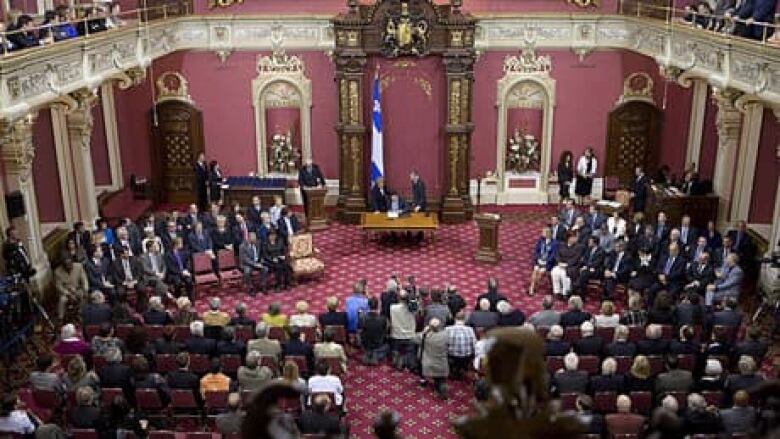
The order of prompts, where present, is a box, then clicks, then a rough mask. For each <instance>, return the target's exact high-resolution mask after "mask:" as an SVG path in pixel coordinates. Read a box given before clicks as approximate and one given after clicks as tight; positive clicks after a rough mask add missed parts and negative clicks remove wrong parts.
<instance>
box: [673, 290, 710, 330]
mask: <svg viewBox="0 0 780 439" xmlns="http://www.w3.org/2000/svg"><path fill="white" fill-rule="evenodd" d="M674 322H675V324H676V325H677V326H683V325H687V326H701V324H702V323H703V322H704V307H703V306H701V296H699V295H698V294H696V293H686V294H683V295H682V297H681V298H680V303H679V304H677V306H675V307H674Z"/></svg>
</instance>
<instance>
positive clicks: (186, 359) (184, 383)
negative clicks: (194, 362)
mask: <svg viewBox="0 0 780 439" xmlns="http://www.w3.org/2000/svg"><path fill="white" fill-rule="evenodd" d="M167 379H168V387H169V388H171V389H176V390H191V391H192V394H193V396H194V397H195V400H196V401H200V400H201V395H200V378H198V375H196V374H195V373H193V372H192V371H190V354H189V353H187V352H179V353H178V354H176V370H172V371H170V372H168V376H167Z"/></svg>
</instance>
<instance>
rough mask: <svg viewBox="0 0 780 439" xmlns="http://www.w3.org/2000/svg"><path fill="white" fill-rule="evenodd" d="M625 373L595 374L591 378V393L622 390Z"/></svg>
mask: <svg viewBox="0 0 780 439" xmlns="http://www.w3.org/2000/svg"><path fill="white" fill-rule="evenodd" d="M624 381H625V379H624V377H623V375H620V374H614V375H594V376H592V377H591V378H590V384H589V386H588V391H589V392H590V394H591V395H592V394H594V393H596V392H621V391H623V382H624Z"/></svg>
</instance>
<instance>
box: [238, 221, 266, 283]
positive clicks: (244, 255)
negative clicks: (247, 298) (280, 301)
mask: <svg viewBox="0 0 780 439" xmlns="http://www.w3.org/2000/svg"><path fill="white" fill-rule="evenodd" d="M238 259H239V260H240V261H241V271H242V272H243V273H244V284H245V285H246V286H247V289H248V292H249V294H250V295H252V296H254V295H255V294H256V292H255V285H254V283H252V272H254V271H258V272H260V291H261V292H262V293H263V294H265V287H266V273H267V272H268V267H266V266H264V265H263V264H262V262H261V250H260V246H259V245H258V244H257V234H256V233H255V232H250V233H249V239H248V240H247V241H244V242H242V243H241V246H240V247H238Z"/></svg>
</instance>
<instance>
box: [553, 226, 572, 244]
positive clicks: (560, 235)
mask: <svg viewBox="0 0 780 439" xmlns="http://www.w3.org/2000/svg"><path fill="white" fill-rule="evenodd" d="M550 230H551V231H552V237H553V239H555V240H556V241H565V240H566V231H567V230H569V229H568V227H566V226H565V225H564V224H563V223H561V222H559V223H558V225H557V227H556V226H550Z"/></svg>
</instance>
